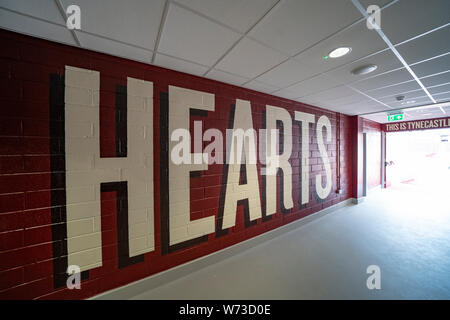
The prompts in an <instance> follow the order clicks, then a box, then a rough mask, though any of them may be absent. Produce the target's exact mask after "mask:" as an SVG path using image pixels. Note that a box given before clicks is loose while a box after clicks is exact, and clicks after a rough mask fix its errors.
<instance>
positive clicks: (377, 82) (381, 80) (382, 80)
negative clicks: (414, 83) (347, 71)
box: [352, 68, 414, 91]
mask: <svg viewBox="0 0 450 320" xmlns="http://www.w3.org/2000/svg"><path fill="white" fill-rule="evenodd" d="M411 80H414V78H413V77H412V76H411V74H410V73H409V72H408V70H406V69H405V68H403V69H400V70H395V71H392V72H388V73H384V74H381V75H378V76H376V77H371V78H368V79H365V80H362V81H359V82H355V83H352V87H354V88H356V89H358V90H361V91H369V90H374V89H378V88H383V87H387V86H390V85H395V84H397V83H402V82H407V81H411Z"/></svg>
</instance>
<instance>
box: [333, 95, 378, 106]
mask: <svg viewBox="0 0 450 320" xmlns="http://www.w3.org/2000/svg"><path fill="white" fill-rule="evenodd" d="M372 101H373V100H371V99H370V98H368V97H366V96H365V95H362V94H360V93H357V92H353V93H352V94H348V95H345V96H342V97H340V98H336V99H330V100H329V101H328V103H330V104H332V105H334V106H345V105H351V104H355V103H361V102H364V103H370V102H372Z"/></svg>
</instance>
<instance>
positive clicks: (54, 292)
mask: <svg viewBox="0 0 450 320" xmlns="http://www.w3.org/2000/svg"><path fill="white" fill-rule="evenodd" d="M0 41H1V43H2V50H0V81H1V83H0V84H1V85H0V90H1V94H0V99H1V107H0V299H36V298H39V299H75V298H87V297H90V296H93V295H95V294H98V293H100V292H104V291H106V290H109V289H112V288H116V287H118V286H121V285H124V284H127V283H130V282H132V281H135V280H138V279H141V278H144V277H146V276H149V275H152V274H155V273H158V272H161V271H163V270H167V269H169V268H172V267H174V266H177V265H179V264H182V263H185V262H187V261H190V260H193V259H196V258H198V257H201V256H203V255H206V254H210V253H212V252H214V251H217V250H220V249H223V248H226V247H228V246H230V245H233V244H236V243H238V242H241V241H243V240H246V239H249V238H251V237H254V236H256V235H259V234H261V233H264V232H267V231H269V230H272V229H274V228H278V227H280V226H282V225H284V224H287V223H289V222H292V221H294V220H297V219H300V218H302V217H305V216H307V215H310V214H312V213H314V212H317V211H319V210H321V209H323V208H326V207H329V206H331V205H334V204H337V203H339V202H341V201H343V200H345V199H348V198H350V197H353V196H354V194H353V193H354V187H353V185H352V181H353V176H352V172H353V157H352V152H353V151H354V150H353V148H354V145H353V141H354V131H355V130H354V128H353V123H354V122H355V121H354V119H351V118H350V117H347V116H344V115H339V114H336V113H334V112H330V111H327V110H323V109H319V108H315V107H312V106H308V105H304V104H301V103H298V102H295V101H291V100H286V99H282V98H277V97H274V96H270V95H266V94H262V93H258V92H255V91H251V90H247V89H243V88H239V87H235V86H231V85H227V84H223V83H219V82H216V81H212V80H209V79H204V78H200V77H195V76H190V75H187V74H183V73H179V72H175V71H170V70H167V69H163V68H158V67H155V66H150V65H146V64H141V63H137V62H132V61H128V60H125V59H120V58H116V57H111V56H108V55H103V54H99V53H94V52H89V51H86V50H82V49H78V48H72V47H69V46H64V45H59V44H55V43H51V42H47V41H44V40H40V39H35V38H31V37H26V36H22V35H18V34H15V33H11V32H7V31H0ZM67 66H70V67H75V68H81V69H85V70H93V71H95V72H97V73H95V74H96V75H98V76H99V86H100V87H99V90H98V91H92V92H90V94H91V95H90V96H89V97H91V100H90V101H87V102H83V103H85V104H87V105H89V104H92V103H94V104H95V102H93V101H94V100H96V99H98V101H97V103H98V107H99V109H98V110H99V114H97V118H98V119H97V120H96V116H95V114H94V115H93V117H89V116H87V114H89V112H88V111H86V112H87V113H86V115H83V114H84V113H83V112H81V111H80V112H78V113H77V112H75V113H74V112H73V110H72V113H70V110H71V109H70V108H71V107H70V104H69V102H70V101H72V100H71V99H74V98H73V97H72V96H70V94H71V93H72V91H73V90H75V89H73V90H72V89H70V90H72V91H70V90H68V89H67V88H66V91H65V96H64V86H63V84H62V83H61V80H62V79H64V77H65V81H66V86H67V83H68V82H70V81H72V80H70V81H69V80H68V72H67ZM127 77H130V78H133V79H138V80H139V81H141V80H145V81H146V82H145V83H144V82H139V81H137V83H135V84H133V83H130V80H129V79H127ZM78 80H79V81H80V82H79V84H80V87H82V86H83V85H85V84H86V85H87V83H88V82H89V80H86V82H85V83H83V81H82V80H80V79H78ZM131 81H134V80H131ZM139 83H140V84H142V86H144V87H145V86H146V89H145V88H144V89H142V90H143V91H142V92H143V93H138V91H136V93H135V94H134V96H133V97H135V98H136V99H137V98H139V99H141V98H142V99H144V100H143V101H145V104H144V105H145V106H146V109H145V110H146V112H147V113H146V117H147V118H145V119H147V120H148V119H152V120H153V122H151V121H150V123H148V122H146V123H141V122H139V119H138V118H136V117H135V116H136V114H133V113H132V110H131V107H130V101H131V100H130V98H128V100H126V98H124V90H125V91H126V89H124V88H128V95H130V92H129V91H130V90H131V88H132V87H133V88H135V89H136V88H137V87H138V86H139ZM150 83H152V88H153V92H150V93H149V90H148V88H149V85H150ZM169 86H176V87H179V88H186V89H190V90H198V91H201V92H205V95H204V97H209V94H213V95H214V96H213V101H214V104H215V106H214V111H207V112H206V113H205V112H203V113H201V112H200V113H195V112H194V113H191V117H190V120H189V121H190V123H191V125H192V123H193V121H194V120H200V121H202V122H203V126H204V130H206V129H207V128H218V129H220V130H223V131H224V130H225V129H226V128H230V126H231V125H232V121H230V120H231V119H230V117H231V116H232V112H233V110H236V109H235V108H236V103H237V100H236V99H241V100H242V101H248V102H249V103H250V105H251V117H252V120H253V126H254V127H255V128H263V127H264V121H265V112H266V108H267V107H266V105H272V106H278V107H280V108H284V109H285V110H287V111H288V112H289V114H290V117H291V118H292V119H294V112H295V111H301V112H305V113H309V114H312V115H314V116H315V123H317V121H318V119H319V117H321V116H323V115H325V116H326V117H327V118H328V119H329V120H330V122H331V141H330V142H326V144H325V147H326V154H327V155H328V157H329V162H330V166H331V172H332V179H331V180H332V188H331V192H330V193H329V195H328V196H327V197H326V198H325V199H323V200H321V199H319V198H317V196H315V194H314V190H315V185H316V184H315V183H316V182H315V179H316V175H317V174H322V181H324V180H325V170H324V163H323V160H322V158H321V156H320V152H319V147H318V142H317V134H316V129H315V128H316V126H315V125H311V126H309V129H308V130H309V134H310V145H309V148H310V150H309V152H308V159H309V164H308V166H307V171H308V172H309V183H308V184H309V195H308V198H309V199H308V202H307V203H306V204H304V205H303V206H301V205H300V194H301V190H300V176H301V172H302V170H301V168H302V164H301V153H302V149H301V144H300V141H301V127H300V126H299V125H298V122H296V123H293V125H292V141H293V142H292V154H291V156H290V158H289V163H290V165H291V166H292V195H293V208H291V209H288V210H282V209H283V208H282V207H281V200H280V199H281V195H280V188H281V185H282V183H283V182H282V181H280V176H278V177H277V188H276V191H275V194H274V195H271V196H274V197H275V199H276V203H277V205H276V213H275V214H273V215H271V216H269V217H266V218H258V219H255V220H253V221H247V220H248V218H247V217H246V214H247V215H248V208H246V206H245V204H244V205H238V206H237V209H236V215H235V217H236V223H235V225H234V226H232V227H230V228H228V229H227V230H225V231H223V230H221V228H216V230H215V232H213V233H210V234H207V235H206V236H202V237H200V238H199V239H200V240H199V241H194V242H191V243H189V241H188V242H187V243H184V245H183V246H172V247H170V245H168V244H167V236H168V235H167V234H166V231H167V230H166V231H164V230H165V229H167V224H168V222H167V221H168V220H167V219H168V217H167V216H165V215H166V214H167V210H168V208H167V199H166V196H167V195H168V196H169V197H172V196H175V197H176V195H171V194H169V193H168V190H169V189H168V186H167V175H168V169H167V168H168V167H167V159H168V140H167V139H168V138H167V136H166V135H167V119H168V115H167V109H168V105H171V104H170V103H171V102H170V101H171V97H170V96H169V97H168V93H169ZM133 90H134V89H133ZM136 90H137V89H136ZM86 96H87V95H84V96H83V97H86ZM124 99H125V100H126V101H127V102H128V114H127V117H128V118H127V119H128V126H130V124H131V125H133V126H135V127H136V128H137V129H136V130H138V131H139V130H141V131H139V132H143V133H142V135H143V137H144V139H146V140H145V142H146V143H149V144H148V145H149V146H150V145H151V146H152V147H153V150H144V149H145V145H143V147H142V148H141V149H140V151H141V153H142V156H143V161H144V162H145V159H146V158H145V157H150V158H151V157H152V159H153V163H151V164H152V165H151V170H150V171H147V172H149V174H152V175H153V177H152V181H153V185H152V188H153V189H152V190H153V192H152V194H153V198H154V203H153V206H152V208H148V211H147V212H148V213H149V214H150V211H152V214H153V219H154V221H153V228H154V229H153V230H154V231H152V232H150V236H149V237H150V238H151V239H147V242H146V245H147V246H148V248H147V249H145V248H144V250H143V251H142V252H145V251H148V252H145V253H143V254H138V255H136V256H135V257H131V258H130V257H128V255H126V256H122V255H121V252H123V250H125V251H126V252H128V249H130V252H131V248H129V245H130V243H131V242H130V241H129V239H127V235H126V232H127V230H128V229H127V226H126V225H127V224H128V223H127V222H128V221H131V222H133V220H132V218H130V219H129V220H127V217H126V215H125V216H124V215H123V212H126V209H127V208H126V206H125V204H127V202H126V201H125V200H126V199H127V197H128V198H130V199H131V197H133V196H134V194H132V192H131V191H132V189H130V186H128V191H129V192H128V195H126V193H125V194H124V192H123V191H124V190H126V188H125V189H124V188H123V187H124V185H123V184H120V183H118V184H115V185H114V184H105V185H102V188H101V190H100V187H97V186H96V185H91V186H90V187H91V188H89V187H86V188H84V189H83V190H84V191H83V192H78V193H76V196H73V197H72V196H68V194H69V191H67V190H66V184H67V183H69V182H68V181H69V178H68V177H69V175H68V174H69V173H71V172H70V171H69V170H71V169H70V168H69V167H70V166H71V165H70V161H73V159H72V158H70V157H71V156H70V155H67V154H66V152H67V149H68V148H69V145H68V143H69V142H68V140H67V137H66V138H65V135H67V134H68V131H70V132H71V134H72V133H73V135H74V137H78V138H79V139H93V138H94V137H95V136H96V134H98V135H99V137H98V138H99V141H100V145H99V146H98V149H99V151H98V153H99V158H95V159H94V160H92V162H88V163H84V162H83V163H82V162H81V160H80V161H79V162H77V161H75V162H74V163H75V164H76V165H80V166H82V165H86V168H85V170H86V172H85V173H87V175H86V179H89V178H90V175H89V170H92V176H94V175H96V174H94V170H97V169H98V163H99V162H98V161H103V160H104V159H108V158H112V159H115V158H114V157H123V156H124V155H125V154H126V151H125V150H124V149H123V148H124V146H127V145H128V146H129V147H130V148H131V142H130V141H128V142H129V143H128V144H127V141H126V140H125V141H124V140H123V139H122V138H121V137H123V136H121V134H120V132H122V131H123V130H124V127H123V123H122V122H121V121H122V120H123V119H122V117H123V114H124V113H123V112H125V113H126V110H127V108H122V109H121V108H120V105H121V103H122V102H123V101H124ZM145 99H146V100H145ZM64 101H66V104H65V103H64ZM121 101H122V102H121ZM72 102H73V101H72ZM80 103H82V102H80ZM150 106H152V108H153V109H152V110H151V109H149V107H150ZM80 110H82V109H81V108H80ZM83 110H86V109H83ZM93 110H96V109H93ZM149 110H151V111H152V112H149ZM69 115H71V116H70V117H69ZM149 116H150V117H151V118H148V117H149ZM72 117H74V118H72ZM133 117H134V118H133ZM337 117H338V119H340V120H339V121H340V125H339V126H338V127H339V129H338V130H337V126H336V124H337V120H336V119H337ZM75 118H77V121H75V120H73V119H75ZM121 119H122V120H121ZM130 119H135V120H133V121H135V122H133V121H131V120H130ZM98 121H99V122H100V126H98V125H97V124H96V122H98ZM130 121H131V122H130ZM138 131H136V132H138ZM96 132H97V133H96ZM130 132H131V131H128V135H130V134H129V133H130ZM324 132H326V131H325V130H324ZM336 132H339V133H340V139H339V143H340V149H339V153H338V152H337V151H338V150H337V149H336V148H337V139H336ZM122 133H123V132H122ZM149 137H151V139H149ZM69 138H70V137H69ZM128 138H129V139H130V136H129V137H128ZM143 141H144V140H143ZM133 143H134V142H133ZM204 144H205V143H204ZM70 148H71V147H70ZM133 148H134V147H133ZM79 150H81V156H83V155H84V153H83V150H86V153H87V152H88V149H83V148H81V149H79ZM135 150H136V148H135ZM95 152H96V151H95ZM130 152H131V151H130V150H128V155H130ZM337 154H339V155H340V167H339V168H337V167H336V164H337V162H336V157H337ZM68 159H72V160H70V161H69V160H68ZM145 163H146V164H144V165H143V167H145V168H148V167H149V166H148V163H147V162H145ZM112 168H113V170H116V169H117V170H119V171H120V172H121V173H120V174H122V172H123V170H125V169H126V168H120V165H119V167H118V168H117V167H116V166H112ZM257 169H258V172H259V171H260V169H261V165H260V164H258V165H257ZM121 170H122V171H121ZM224 172H225V171H224V165H220V164H213V165H210V166H209V167H208V170H205V171H198V172H197V173H196V174H194V175H191V178H190V180H189V182H190V189H189V195H190V205H189V206H190V219H191V220H192V221H193V220H196V219H202V218H206V217H212V219H213V220H214V221H215V225H216V226H220V223H221V219H223V217H221V216H220V212H221V210H222V211H223V208H221V206H223V196H224V194H223V190H224V185H225V177H224V174H223V173H224ZM338 173H339V175H338ZM247 174H249V172H247ZM70 179H71V178H70ZM257 182H258V183H259V186H260V187H261V186H262V185H263V182H264V181H263V177H262V176H261V175H260V174H258V181H257ZM338 182H339V184H340V188H341V189H342V191H343V192H342V194H337V193H336V189H337V183H338ZM70 183H72V182H70ZM241 183H243V182H242V181H241ZM324 183H325V182H324ZM146 186H147V189H146V190H147V191H148V190H149V189H148V187H149V184H148V183H147V184H146ZM97 189H98V190H100V194H97V195H96V193H95V190H97ZM136 190H137V189H136ZM262 190H263V189H262V188H260V190H259V194H258V196H259V195H261V199H265V197H264V192H263V191H262ZM96 196H98V197H100V200H101V201H100V202H99V203H100V208H101V214H100V215H101V216H100V217H99V219H97V220H95V219H94V220H93V221H94V229H95V228H97V229H98V230H97V231H98V232H99V236H97V237H98V238H96V239H95V241H94V240H93V241H94V242H95V243H100V242H101V247H100V254H101V262H100V264H99V265H96V266H93V267H92V268H89V267H87V269H86V270H84V271H83V272H82V279H83V280H82V283H81V290H69V289H67V288H66V287H65V279H66V277H67V276H66V275H65V274H64V272H65V269H66V268H67V265H68V250H69V251H70V250H71V251H74V250H75V251H76V249H74V248H73V246H72V248H69V249H68V239H67V229H68V227H67V219H68V214H69V210H67V207H66V204H68V203H70V204H75V205H78V204H82V203H84V202H89V201H91V200H92V199H95V197H96ZM266 196H267V195H266ZM69 198H70V199H69ZM130 201H131V200H130ZM261 207H262V211H263V215H264V205H261ZM89 210H93V209H85V211H81V213H82V214H84V213H86V214H90V212H89ZM124 210H125V211H124ZM70 214H71V215H72V214H73V213H70ZM146 221H147V222H148V223H150V222H151V221H148V220H146ZM91 227H92V226H89V227H86V228H91ZM147 227H151V226H150V224H148V225H147ZM70 228H71V230H75V229H74V228H73V227H70ZM130 230H131V229H130ZM123 232H125V234H124V233H123ZM147 235H148V233H147ZM152 241H154V242H153V243H151V242H152ZM73 243H74V242H72V244H73ZM89 244H90V243H89V242H83V244H80V245H84V246H86V245H87V246H88V247H89ZM152 245H153V247H152ZM124 248H125V249H124ZM121 250H122V251H121ZM136 250H137V251H139V250H138V249H136ZM89 252H91V251H89ZM138 253H139V252H138ZM86 259H87V260H88V261H90V260H89V259H92V257H88V258H86Z"/></svg>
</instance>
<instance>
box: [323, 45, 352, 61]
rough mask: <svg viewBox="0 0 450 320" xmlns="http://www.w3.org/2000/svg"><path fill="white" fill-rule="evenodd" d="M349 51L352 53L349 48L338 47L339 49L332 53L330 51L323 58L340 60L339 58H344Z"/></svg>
mask: <svg viewBox="0 0 450 320" xmlns="http://www.w3.org/2000/svg"><path fill="white" fill-rule="evenodd" d="M350 51H352V48H350V47H340V48H337V49H334V50H333V51H331V52H330V53H329V54H328V56H325V57H328V58H333V59H334V58H340V57H343V56H345V55H346V54H349V53H350ZM325 57H324V58H325Z"/></svg>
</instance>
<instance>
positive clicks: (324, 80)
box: [286, 75, 341, 98]
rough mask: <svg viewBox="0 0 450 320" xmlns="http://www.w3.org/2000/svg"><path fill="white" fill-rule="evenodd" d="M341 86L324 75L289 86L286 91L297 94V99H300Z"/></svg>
mask: <svg viewBox="0 0 450 320" xmlns="http://www.w3.org/2000/svg"><path fill="white" fill-rule="evenodd" d="M340 84H341V83H340V82H339V81H337V80H335V79H332V78H329V77H326V76H324V75H318V76H316V77H313V78H311V79H308V80H305V81H302V82H300V83H297V84H294V85H292V86H289V87H287V88H286V89H287V90H288V91H290V92H293V93H295V94H296V95H297V96H296V97H295V98H300V97H304V96H307V95H310V94H313V93H316V92H319V91H323V90H327V89H330V88H333V87H337V86H339V85H340Z"/></svg>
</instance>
